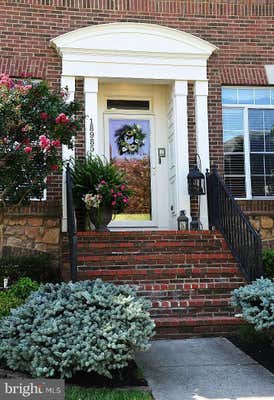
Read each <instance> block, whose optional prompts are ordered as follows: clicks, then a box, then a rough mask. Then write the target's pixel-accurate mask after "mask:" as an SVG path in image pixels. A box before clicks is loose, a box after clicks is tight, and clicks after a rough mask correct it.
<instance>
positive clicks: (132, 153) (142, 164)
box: [105, 114, 158, 228]
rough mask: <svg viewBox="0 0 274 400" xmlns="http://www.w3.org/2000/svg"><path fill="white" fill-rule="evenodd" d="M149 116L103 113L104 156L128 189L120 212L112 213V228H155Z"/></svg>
mask: <svg viewBox="0 0 274 400" xmlns="http://www.w3.org/2000/svg"><path fill="white" fill-rule="evenodd" d="M154 142H155V138H154V126H153V117H152V116H148V115H137V114H134V115H130V114H107V115H106V116H105V149H106V151H105V153H106V154H105V155H106V156H107V158H108V159H109V160H111V161H112V162H114V163H115V164H116V165H117V166H118V167H119V168H120V169H121V170H122V171H123V172H124V174H125V177H126V180H127V184H128V186H129V188H130V189H131V191H132V195H131V197H130V201H129V204H128V205H127V207H126V208H125V210H124V212H123V213H121V214H118V215H116V216H115V219H114V221H113V222H112V224H111V227H112V228H115V227H117V228H119V227H121V228H122V227H132V228H137V227H138V228H142V227H143V228H146V227H147V228H149V227H151V228H152V227H157V223H158V221H157V196H156V192H157V187H156V186H157V182H156V160H155V154H154V148H155V143H154Z"/></svg>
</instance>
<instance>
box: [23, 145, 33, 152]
mask: <svg viewBox="0 0 274 400" xmlns="http://www.w3.org/2000/svg"><path fill="white" fill-rule="evenodd" d="M24 152H25V153H31V152H32V147H30V146H27V147H25V148H24Z"/></svg>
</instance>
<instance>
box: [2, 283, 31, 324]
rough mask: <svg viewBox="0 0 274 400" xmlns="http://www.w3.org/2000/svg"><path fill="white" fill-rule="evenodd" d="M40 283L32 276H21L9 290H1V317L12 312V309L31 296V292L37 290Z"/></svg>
mask: <svg viewBox="0 0 274 400" xmlns="http://www.w3.org/2000/svg"><path fill="white" fill-rule="evenodd" d="M38 288H39V284H38V283H37V282H35V281H32V280H31V279H30V278H21V279H19V281H18V282H16V283H15V284H14V285H12V286H11V287H10V289H8V290H3V291H1V292H0V317H5V316H7V315H9V314H10V310H11V309H13V308H16V307H18V306H19V305H21V304H22V303H24V302H25V300H26V299H27V298H28V297H29V295H30V294H31V292H33V291H35V290H37V289H38Z"/></svg>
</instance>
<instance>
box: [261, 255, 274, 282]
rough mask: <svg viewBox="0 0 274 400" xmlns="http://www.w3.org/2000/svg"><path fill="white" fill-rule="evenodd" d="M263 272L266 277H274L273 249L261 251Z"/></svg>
mask: <svg viewBox="0 0 274 400" xmlns="http://www.w3.org/2000/svg"><path fill="white" fill-rule="evenodd" d="M263 265H264V272H265V275H266V276H267V277H268V278H274V249H265V250H264V251H263Z"/></svg>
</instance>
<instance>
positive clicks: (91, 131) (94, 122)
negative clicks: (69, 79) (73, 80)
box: [84, 77, 99, 155]
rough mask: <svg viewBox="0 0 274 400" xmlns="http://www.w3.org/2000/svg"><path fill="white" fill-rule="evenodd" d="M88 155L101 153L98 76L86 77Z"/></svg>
mask: <svg viewBox="0 0 274 400" xmlns="http://www.w3.org/2000/svg"><path fill="white" fill-rule="evenodd" d="M84 94H85V116H86V117H85V143H86V155H88V154H89V153H95V154H99V137H98V78H87V77H85V79H84Z"/></svg>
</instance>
